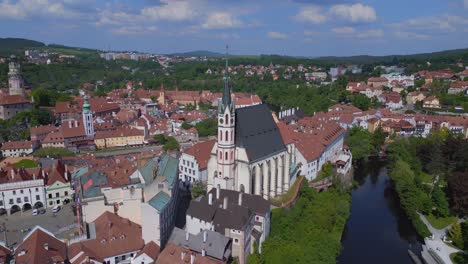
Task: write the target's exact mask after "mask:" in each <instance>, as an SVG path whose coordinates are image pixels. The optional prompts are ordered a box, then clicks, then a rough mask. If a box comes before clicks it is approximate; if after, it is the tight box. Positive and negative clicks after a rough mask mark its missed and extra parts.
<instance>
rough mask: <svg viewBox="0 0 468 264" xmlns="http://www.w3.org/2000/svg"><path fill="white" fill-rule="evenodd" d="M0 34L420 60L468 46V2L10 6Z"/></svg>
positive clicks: (290, 0)
mask: <svg viewBox="0 0 468 264" xmlns="http://www.w3.org/2000/svg"><path fill="white" fill-rule="evenodd" d="M0 37H20V38H28V39H33V40H38V41H42V42H45V43H47V44H50V43H56V44H63V45H68V46H77V47H87V48H96V49H101V50H131V51H141V52H151V53H174V52H186V51H193V50H209V51H217V52H223V51H224V47H225V46H226V45H229V47H230V53H232V54H238V55H241V54H245V55H247V54H281V55H291V56H311V57H316V56H350V55H362V54H367V55H390V54H414V53H423V52H432V51H439V50H447V49H455V48H468V0H362V1H353V0H282V1H280V0H159V1H157V0H0Z"/></svg>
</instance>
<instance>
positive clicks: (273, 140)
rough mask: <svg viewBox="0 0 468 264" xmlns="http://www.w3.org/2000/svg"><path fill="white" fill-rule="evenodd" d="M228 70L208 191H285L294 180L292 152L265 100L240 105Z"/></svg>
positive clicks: (272, 194)
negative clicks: (232, 93)
mask: <svg viewBox="0 0 468 264" xmlns="http://www.w3.org/2000/svg"><path fill="white" fill-rule="evenodd" d="M226 68H227V61H226ZM227 73H228V71H227V70H226V71H225V74H226V75H225V77H224V93H223V96H222V98H221V99H220V102H219V104H218V140H217V142H216V143H215V145H214V146H213V149H212V151H211V157H210V160H209V162H208V191H209V190H210V189H212V188H221V189H228V190H236V191H241V192H245V193H250V194H257V195H261V196H263V197H264V198H265V199H269V198H271V197H275V196H277V195H280V194H283V193H284V192H286V191H287V190H288V188H289V184H290V173H289V172H290V171H289V168H290V154H289V153H288V149H287V148H286V146H285V144H284V142H283V139H282V137H281V134H280V132H279V129H278V126H277V124H276V123H275V122H274V119H273V117H272V114H271V112H270V110H269V109H268V107H267V106H266V105H265V104H258V105H253V106H248V107H244V108H239V109H236V107H235V106H234V101H233V100H232V95H231V89H230V87H229V76H228V74H227Z"/></svg>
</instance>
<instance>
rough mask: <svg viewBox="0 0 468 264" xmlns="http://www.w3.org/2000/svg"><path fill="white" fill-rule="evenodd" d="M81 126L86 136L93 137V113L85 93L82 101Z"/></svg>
mask: <svg viewBox="0 0 468 264" xmlns="http://www.w3.org/2000/svg"><path fill="white" fill-rule="evenodd" d="M83 126H84V129H85V133H86V136H88V137H94V125H93V113H92V112H91V105H90V104H89V100H88V96H87V95H85V97H84V103H83Z"/></svg>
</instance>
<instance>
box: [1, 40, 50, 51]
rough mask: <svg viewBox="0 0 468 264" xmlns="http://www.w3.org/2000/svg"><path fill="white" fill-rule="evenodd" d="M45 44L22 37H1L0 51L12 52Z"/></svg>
mask: <svg viewBox="0 0 468 264" xmlns="http://www.w3.org/2000/svg"><path fill="white" fill-rule="evenodd" d="M44 46H45V44H44V43H42V42H39V41H35V40H29V39H22V38H0V52H12V51H15V50H18V49H24V48H32V47H44Z"/></svg>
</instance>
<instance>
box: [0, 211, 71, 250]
mask: <svg viewBox="0 0 468 264" xmlns="http://www.w3.org/2000/svg"><path fill="white" fill-rule="evenodd" d="M75 220H76V218H75V216H74V215H73V211H72V207H71V204H68V205H65V206H63V207H62V210H60V211H59V212H58V213H57V216H55V217H54V216H53V213H52V208H47V209H46V213H45V214H42V215H36V216H33V215H32V210H28V211H25V212H23V213H21V212H16V213H14V214H12V215H3V216H0V224H3V223H5V226H6V229H7V234H6V235H7V241H8V246H12V245H14V243H16V245H18V244H20V243H21V242H22V241H23V237H24V236H26V234H27V233H28V232H22V231H21V230H24V229H28V228H31V229H32V228H34V227H35V226H37V225H39V226H41V227H43V228H45V229H47V230H49V231H50V232H52V233H54V234H55V233H57V231H59V229H61V228H63V227H66V226H70V225H72V224H74V223H75ZM59 237H60V236H59ZM62 238H66V237H62ZM0 240H2V241H3V240H5V234H4V233H3V232H2V233H0Z"/></svg>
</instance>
